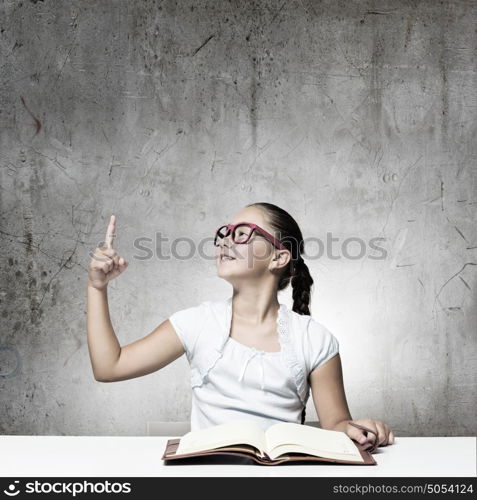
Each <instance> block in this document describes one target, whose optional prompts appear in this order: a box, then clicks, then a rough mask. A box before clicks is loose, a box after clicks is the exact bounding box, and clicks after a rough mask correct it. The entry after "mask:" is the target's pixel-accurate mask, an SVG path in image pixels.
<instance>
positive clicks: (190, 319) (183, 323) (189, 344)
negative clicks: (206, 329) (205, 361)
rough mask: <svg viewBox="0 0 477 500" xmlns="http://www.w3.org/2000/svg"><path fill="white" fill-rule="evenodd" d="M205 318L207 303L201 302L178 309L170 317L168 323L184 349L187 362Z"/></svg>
mask: <svg viewBox="0 0 477 500" xmlns="http://www.w3.org/2000/svg"><path fill="white" fill-rule="evenodd" d="M206 318H207V303H206V302H202V303H201V304H199V305H196V306H192V307H187V308H186V309H180V310H179V311H176V312H175V313H173V314H172V315H171V316H169V318H168V319H169V321H170V322H171V323H172V326H173V327H174V330H175V331H176V333H177V336H178V337H179V340H180V341H181V343H182V346H183V347H184V350H185V353H186V356H187V359H188V360H189V362H190V361H191V359H192V355H193V352H194V346H195V344H196V342H197V339H198V337H199V335H200V332H201V329H202V325H203V324H204V322H205V320H206Z"/></svg>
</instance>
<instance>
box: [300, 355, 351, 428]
mask: <svg viewBox="0 0 477 500" xmlns="http://www.w3.org/2000/svg"><path fill="white" fill-rule="evenodd" d="M310 386H311V393H312V396H313V403H314V405H315V408H316V413H317V415H318V418H319V420H320V426H321V428H322V429H329V430H343V431H345V429H346V427H347V422H348V421H350V420H352V417H351V413H350V411H349V408H348V403H347V401H346V395H345V391H344V387H343V372H342V368H341V357H340V355H339V354H337V355H336V356H333V357H332V358H330V359H329V360H328V361H327V362H326V363H324V364H323V365H321V366H319V367H318V368H316V369H315V370H313V371H312V372H311V373H310Z"/></svg>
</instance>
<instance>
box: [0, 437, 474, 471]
mask: <svg viewBox="0 0 477 500" xmlns="http://www.w3.org/2000/svg"><path fill="white" fill-rule="evenodd" d="M175 437H177V436H170V438H175ZM170 438H166V437H155V436H154V437H152V436H146V437H145V436H140V437H129V436H121V437H111V436H8V435H7V436H5V435H4V436H0V450H1V451H0V476H1V477H48V476H49V477H53V476H54V477H102V476H110V477H140V476H143V477H146V476H147V477H159V476H169V477H171V476H181V477H184V476H202V477H203V476H209V477H210V476H229V477H230V476H262V477H264V476H265V477H286V476H315V477H316V476H328V477H360V476H364V477H384V476H389V477H397V476H405V477H413V476H414V477H416V476H425V477H427V476H431V477H445V476H448V477H459V476H460V477H464V476H470V477H475V476H476V438H475V437H397V438H396V441H395V444H393V445H389V446H384V447H379V448H378V449H377V451H376V452H375V453H373V456H374V458H375V460H376V462H377V465H369V466H364V465H326V466H320V465H314V464H313V465H309V464H307V465H285V466H279V465H278V466H267V465H258V464H257V465H248V464H247V465H243V464H241V465H237V464H193V465H179V462H177V465H172V462H170V463H171V465H165V464H164V462H163V461H162V460H161V457H162V454H163V452H164V449H165V446H166V442H167V439H170Z"/></svg>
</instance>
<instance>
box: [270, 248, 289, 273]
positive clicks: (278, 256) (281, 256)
mask: <svg viewBox="0 0 477 500" xmlns="http://www.w3.org/2000/svg"><path fill="white" fill-rule="evenodd" d="M272 260H274V261H277V265H276V266H275V269H281V268H282V267H286V266H287V265H288V263H289V262H290V252H287V251H286V250H277V251H276V253H275V257H274V258H273V259H272Z"/></svg>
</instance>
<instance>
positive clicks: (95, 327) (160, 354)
mask: <svg viewBox="0 0 477 500" xmlns="http://www.w3.org/2000/svg"><path fill="white" fill-rule="evenodd" d="M87 294H88V307H87V314H88V318H87V325H88V326H87V330H88V349H89V355H90V360H91V365H92V368H93V374H94V378H95V379H96V380H97V381H98V382H119V381H121V380H128V379H131V378H136V377H142V376H143V375H147V374H149V373H153V372H155V371H157V370H160V369H161V368H163V367H164V366H166V365H168V364H169V363H172V362H173V361H174V360H175V359H177V358H179V357H180V356H182V354H184V347H183V346H182V343H181V341H180V340H179V337H178V336H177V334H176V332H175V330H174V328H173V327H172V325H171V323H170V322H169V320H168V319H167V320H165V321H163V322H162V323H161V324H160V325H158V326H157V327H156V328H155V329H154V330H153V331H152V332H151V333H149V334H148V335H146V336H145V337H143V338H140V339H139V340H136V341H135V342H132V343H130V344H128V345H126V346H123V347H121V346H120V344H119V341H118V339H117V336H116V334H115V332H114V329H113V327H112V325H111V319H110V317H109V308H108V298H107V289H105V290H102V291H101V290H97V289H95V288H94V287H91V286H89V285H88V291H87Z"/></svg>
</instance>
